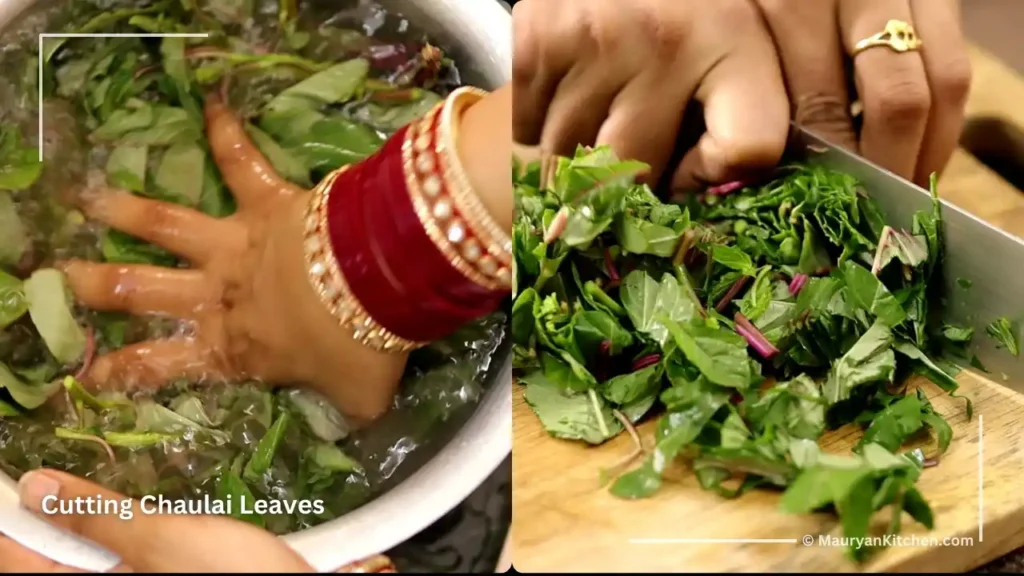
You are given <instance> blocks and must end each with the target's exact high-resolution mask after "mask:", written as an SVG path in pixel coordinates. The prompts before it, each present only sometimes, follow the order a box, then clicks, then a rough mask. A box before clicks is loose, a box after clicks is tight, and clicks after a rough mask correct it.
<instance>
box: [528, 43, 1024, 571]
mask: <svg viewBox="0 0 1024 576" xmlns="http://www.w3.org/2000/svg"><path fill="white" fill-rule="evenodd" d="M971 58H972V61H973V63H974V90H973V93H972V96H971V100H970V103H969V105H968V114H969V115H989V116H1001V117H1003V118H1006V119H1008V120H1011V121H1013V122H1014V123H1015V124H1017V125H1018V126H1024V107H1021V106H1020V104H1019V103H1020V102H1022V101H1024V80H1022V79H1021V78H1020V77H1019V76H1017V75H1016V74H1015V73H1013V72H1012V71H1010V69H1009V68H1008V67H1006V66H1004V65H1002V64H1001V63H999V62H998V61H996V60H995V59H994V58H991V57H990V56H989V55H987V54H986V53H985V52H983V51H982V50H980V49H977V48H975V47H972V48H971ZM940 192H941V194H942V196H944V197H945V198H946V199H948V200H950V201H951V202H953V203H954V204H957V205H959V206H960V207H962V208H964V209H966V210H967V211H969V212H972V213H974V214H975V215H977V216H979V217H981V218H983V219H985V220H987V221H989V222H991V223H992V224H994V225H996V226H999V227H1001V228H1003V229H1005V230H1007V231H1008V232H1011V233H1014V234H1018V235H1024V194H1022V193H1021V192H1020V191H1018V190H1016V189H1014V188H1013V187H1012V186H1010V185H1009V184H1008V183H1006V182H1005V181H1003V180H1002V179H1001V178H999V177H998V176H997V175H996V174H995V173H993V172H992V171H991V170H989V169H988V168H986V167H985V166H984V165H982V164H981V163H980V162H978V161H977V160H975V159H974V158H973V157H972V156H970V155H969V154H967V153H966V152H963V151H958V152H957V154H956V156H955V157H954V159H953V160H952V162H951V163H950V165H949V168H948V169H947V171H946V173H945V174H944V175H943V178H942V180H941V183H940ZM958 380H959V381H960V383H961V386H962V388H961V392H962V393H963V394H964V395H966V396H968V397H970V398H971V399H972V400H973V401H974V407H975V418H974V420H972V421H968V420H967V418H966V414H965V412H964V408H963V406H964V405H963V402H962V401H958V400H955V399H952V398H950V397H948V396H946V395H945V394H943V393H941V392H940V391H939V390H938V389H937V388H935V387H934V386H933V385H932V384H931V383H929V382H923V381H915V385H921V386H922V387H923V388H924V389H925V390H926V392H927V393H928V396H929V397H930V398H931V400H932V402H933V404H934V405H935V408H936V409H937V410H938V411H939V412H940V413H942V414H943V416H945V417H946V418H947V420H948V421H949V423H950V425H951V426H952V427H953V431H954V440H953V443H952V445H951V447H950V450H949V452H948V453H947V454H946V455H945V456H944V457H943V459H942V462H941V464H940V465H939V466H937V467H934V468H929V469H926V470H925V471H924V472H923V474H922V477H921V480H920V483H919V486H920V488H921V490H922V492H923V494H924V495H925V497H926V498H927V499H928V500H929V502H930V503H931V505H932V507H933V509H934V512H935V516H936V526H935V529H934V530H932V531H926V530H925V529H923V528H922V527H920V526H918V525H917V524H915V523H913V521H912V520H911V519H910V518H909V517H907V518H905V519H904V531H903V536H905V537H908V538H909V537H917V538H919V539H920V540H918V542H919V544H920V545H916V546H905V547H898V548H890V549H888V550H886V551H884V552H882V553H880V554H878V555H876V556H875V557H874V558H872V560H871V561H870V562H868V563H866V564H864V565H861V566H857V565H856V564H854V563H852V562H851V561H849V560H847V559H846V557H845V556H844V554H843V550H842V549H840V548H829V547H819V546H817V545H812V546H804V545H802V543H800V542H799V541H800V540H802V539H803V537H804V536H807V535H810V536H812V538H816V536H817V535H819V534H833V535H840V534H841V532H840V530H839V528H838V527H837V524H836V521H835V519H834V518H832V517H831V516H830V515H827V514H819V515H810V516H796V515H788V514H783V513H782V512H780V511H779V510H778V500H779V495H778V493H773V492H768V491H755V492H753V493H749V494H747V495H744V496H743V497H741V498H739V499H737V500H725V499H722V498H720V497H719V496H717V495H716V494H714V493H709V492H705V491H703V490H701V489H700V488H699V486H698V485H697V484H696V481H695V480H694V479H693V478H692V476H690V475H687V474H686V472H685V470H679V471H678V473H677V474H676V476H678V478H677V481H673V482H667V483H666V485H665V486H664V488H663V489H662V491H661V492H660V493H658V494H657V495H655V496H654V497H652V498H650V499H647V500H638V501H625V500H621V499H618V498H616V497H614V496H612V495H611V494H609V493H608V491H607V488H606V487H602V486H600V485H599V484H598V478H599V472H600V470H601V469H603V468H607V467H610V466H613V465H615V464H616V463H618V462H619V461H620V460H621V459H622V458H623V457H624V456H626V455H627V454H629V453H630V452H631V451H632V448H633V446H632V441H631V440H630V439H629V438H628V437H627V436H626V435H624V434H623V435H621V436H620V437H618V438H616V439H615V440H613V441H611V442H608V443H606V444H605V445H603V446H600V447H596V448H592V447H587V446H585V445H582V444H579V443H573V442H565V441H561V440H556V439H553V438H551V437H550V436H548V435H547V433H546V432H544V430H543V429H542V428H541V426H540V423H539V422H538V420H537V418H536V416H534V414H533V413H532V412H531V411H530V409H529V407H528V406H526V404H525V402H524V401H523V398H522V391H521V389H519V387H518V386H517V387H516V390H515V391H514V394H515V396H514V401H513V438H514V444H513V452H512V462H513V464H512V487H513V500H512V505H513V523H512V531H511V540H512V554H513V562H514V565H515V568H516V569H517V570H519V571H522V572H540V571H543V572H582V571H591V572H625V571H631V572H636V571H653V572H666V571H706V572H723V571H742V572H747V571H770V572H796V571H800V572H804V571H814V572H821V571H837V572H849V571H901V572H923V571H939V572H962V571H967V570H971V569H974V568H977V567H978V566H980V565H982V564H984V563H985V562H987V561H989V560H992V559H995V558H998V557H1000V556H1002V555H1004V554H1006V553H1008V552H1010V551H1012V550H1015V549H1017V548H1019V547H1021V546H1024V490H1022V488H1024V482H1022V478H1024V450H1022V448H1024V446H1022V444H1024V442H1022V441H1024V427H1022V424H1024V395H1018V394H1016V393H1014V392H1012V391H1010V390H1008V389H1007V388H1005V387H1003V386H1000V385H998V384H996V383H992V382H989V381H986V380H983V379H981V378H979V377H977V376H975V375H972V374H969V373H964V374H962V375H961V376H960V377H959V378H958ZM979 424H983V439H984V441H983V442H981V439H982V437H981V436H980V435H979V434H980V432H981V428H979ZM652 430H653V423H647V424H645V425H644V426H642V427H641V428H640V431H641V436H642V437H643V438H644V439H645V441H646V443H647V444H648V445H649V444H650V442H651V435H652ZM858 435H859V430H857V429H856V428H853V427H847V428H844V429H840V430H837V431H835V432H832V433H829V434H828V435H826V437H825V438H824V441H823V443H824V445H825V446H826V448H827V449H828V450H829V451H836V452H843V451H848V449H849V447H850V446H851V445H852V443H853V442H854V441H855V440H856V438H857V436H858ZM979 461H980V462H981V473H979ZM982 474H983V476H982ZM982 477H983V482H981V484H982V485H983V494H984V498H983V501H982V500H979V494H980V491H979V479H980V478H982ZM982 516H983V520H982ZM877 521H878V522H879V523H880V524H882V525H884V523H885V522H887V521H888V514H886V513H882V514H880V515H879V516H878V518H877ZM879 528H884V526H879ZM792 538H796V539H797V540H798V542H797V543H796V544H792V543H775V544H767V543H756V544H755V543H708V542H703V543H702V542H692V543H674V544H643V543H631V542H630V540H631V539H696V540H699V539H792ZM948 538H969V539H971V540H970V541H969V542H960V544H966V545H960V546H952V545H947V546H943V545H941V544H942V543H943V541H944V540H945V539H948ZM950 543H952V542H950Z"/></svg>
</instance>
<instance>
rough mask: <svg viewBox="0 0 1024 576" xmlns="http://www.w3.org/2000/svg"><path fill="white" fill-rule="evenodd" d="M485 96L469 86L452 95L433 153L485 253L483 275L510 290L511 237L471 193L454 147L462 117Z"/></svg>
mask: <svg viewBox="0 0 1024 576" xmlns="http://www.w3.org/2000/svg"><path fill="white" fill-rule="evenodd" d="M486 95H487V92H485V91H483V90H480V89H478V88H470V87H464V88H459V89H458V90H456V91H455V92H453V93H452V95H451V96H450V97H449V98H448V100H447V101H446V102H445V105H444V108H443V109H442V111H441V122H440V125H439V129H438V132H439V135H438V147H437V153H438V156H439V158H440V159H441V167H442V173H443V175H444V178H445V180H446V183H447V184H448V188H449V190H451V196H452V199H453V201H454V202H455V204H456V205H457V206H458V207H459V211H460V212H461V213H463V214H464V215H465V217H466V219H467V221H468V222H469V225H470V226H471V227H472V228H473V230H474V233H475V234H476V235H477V236H478V237H479V238H480V240H481V242H483V243H484V246H485V251H486V252H487V254H488V256H485V259H484V260H483V263H484V267H485V273H487V274H488V276H491V277H493V278H495V279H496V280H498V281H499V283H501V284H502V285H503V286H506V287H510V286H511V266H512V238H511V236H510V234H509V233H508V231H506V230H504V229H502V228H501V226H499V225H498V223H497V222H496V221H495V219H494V218H493V217H492V216H491V215H490V213H489V212H488V211H487V208H486V207H484V205H483V202H481V201H480V197H479V196H478V195H477V193H476V192H475V191H474V190H473V187H472V186H471V185H470V183H469V178H468V176H467V175H466V171H465V170H464V169H463V167H462V163H461V161H460V159H459V155H458V148H457V147H456V145H457V142H458V126H459V120H460V118H461V117H462V114H463V113H464V112H465V111H466V109H467V108H469V107H470V106H472V105H473V104H475V103H477V102H479V101H480V100H481V99H483V98H484V97H485V96H486Z"/></svg>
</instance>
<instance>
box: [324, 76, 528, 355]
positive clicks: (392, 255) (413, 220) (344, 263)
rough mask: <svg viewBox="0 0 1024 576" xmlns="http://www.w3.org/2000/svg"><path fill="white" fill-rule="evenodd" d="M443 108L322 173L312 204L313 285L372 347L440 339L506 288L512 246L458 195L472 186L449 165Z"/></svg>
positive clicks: (493, 304)
mask: <svg viewBox="0 0 1024 576" xmlns="http://www.w3.org/2000/svg"><path fill="white" fill-rule="evenodd" d="M453 98H454V95H453ZM451 104H452V101H451V100H449V101H448V102H447V103H446V104H445V105H446V106H449V107H450V105H451ZM443 110H445V108H443V107H442V106H439V107H438V108H436V109H435V110H434V111H432V112H431V113H430V114H428V115H427V117H426V118H424V119H423V120H422V121H420V122H417V123H414V124H412V125H410V126H407V127H405V128H403V129H401V130H400V131H398V132H397V133H396V134H395V135H394V136H392V137H391V138H390V139H389V140H388V141H387V143H385V145H384V146H383V148H381V150H379V151H378V152H377V153H376V154H374V155H373V156H371V157H370V158H368V159H367V160H365V161H364V162H361V163H359V164H357V165H353V166H350V167H347V168H345V169H342V170H340V171H338V172H337V173H334V174H332V175H331V176H330V177H328V178H327V179H325V181H324V182H323V183H321V185H320V186H318V187H317V189H316V190H315V191H314V192H315V194H314V198H313V200H312V202H311V204H310V208H309V211H308V212H307V246H306V255H307V261H308V262H309V265H310V279H311V281H312V283H313V286H314V288H316V289H317V291H318V292H319V294H320V296H321V299H322V300H323V301H324V303H325V304H326V305H327V306H328V308H329V309H330V311H331V312H332V313H333V314H334V315H335V316H336V318H337V319H338V320H339V322H340V323H341V324H343V325H346V326H349V327H351V328H352V330H353V336H354V337H355V338H356V339H357V340H359V341H360V342H362V343H364V344H366V345H368V346H370V347H372V348H375V349H379V350H385V351H408V350H411V349H414V348H416V347H419V346H422V345H423V344H424V343H426V342H430V341H434V340H438V339H440V338H443V337H445V336H447V335H449V334H451V333H452V332H454V331H455V330H457V329H458V328H459V327H461V326H462V325H464V324H465V323H467V322H469V321H471V320H474V319H476V318H479V317H481V316H483V315H486V314H488V313H490V312H492V311H493V310H495V309H497V308H498V307H499V306H500V304H501V302H502V301H503V300H504V299H505V298H506V297H507V296H508V294H509V290H510V283H509V276H510V273H509V271H508V267H507V266H506V265H505V263H506V262H509V261H510V256H511V255H510V254H508V253H507V252H506V251H504V250H502V249H501V248H496V247H495V244H494V242H493V241H492V238H493V236H494V235H495V233H494V230H495V229H496V228H495V227H494V226H493V223H492V222H486V223H485V224H486V225H484V226H481V225H479V224H478V223H479V222H480V218H479V215H478V214H470V213H469V212H470V210H467V209H466V208H465V203H462V204H460V203H458V202H456V199H457V198H458V197H459V193H465V192H466V190H464V189H460V188H458V186H459V183H458V181H454V180H453V179H452V178H450V177H449V173H448V172H447V171H446V170H445V169H446V168H447V167H449V166H450V161H447V162H446V157H445V151H444V149H443V145H444V138H443V137H439V132H440V128H441V126H440V124H439V122H440V118H441V117H442V115H441V112H442V111H443ZM449 116H450V115H449ZM453 181H454V182H455V184H453ZM453 188H455V189H454V190H453ZM469 192H471V191H469ZM467 216H468V218H467ZM474 225H475V226H474ZM494 255H497V256H498V258H495V257H494Z"/></svg>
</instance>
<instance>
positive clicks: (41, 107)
mask: <svg viewBox="0 0 1024 576" xmlns="http://www.w3.org/2000/svg"><path fill="white" fill-rule="evenodd" d="M45 37H46V35H45V34H40V35H39V162H40V163H41V162H42V161H43V39H44V38H45Z"/></svg>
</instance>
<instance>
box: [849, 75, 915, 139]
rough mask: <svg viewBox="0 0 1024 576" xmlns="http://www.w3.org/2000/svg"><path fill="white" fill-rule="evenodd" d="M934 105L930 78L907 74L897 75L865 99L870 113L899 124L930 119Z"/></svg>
mask: <svg viewBox="0 0 1024 576" xmlns="http://www.w3.org/2000/svg"><path fill="white" fill-rule="evenodd" d="M931 105H932V103H931V94H930V93H929V91H928V84H927V82H925V81H924V80H922V79H918V78H913V77H907V75H900V76H896V77H893V78H892V79H891V80H890V81H888V82H886V83H885V84H883V85H881V87H879V88H878V89H876V91H875V93H874V94H873V97H867V98H865V102H864V107H865V113H866V114H869V115H872V116H874V117H875V118H877V119H879V120H880V121H881V122H884V123H886V124H893V125H896V126H907V125H915V124H919V123H921V122H923V121H925V120H927V118H928V112H929V111H930V110H931Z"/></svg>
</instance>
